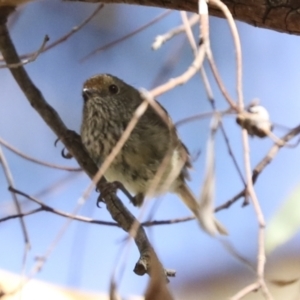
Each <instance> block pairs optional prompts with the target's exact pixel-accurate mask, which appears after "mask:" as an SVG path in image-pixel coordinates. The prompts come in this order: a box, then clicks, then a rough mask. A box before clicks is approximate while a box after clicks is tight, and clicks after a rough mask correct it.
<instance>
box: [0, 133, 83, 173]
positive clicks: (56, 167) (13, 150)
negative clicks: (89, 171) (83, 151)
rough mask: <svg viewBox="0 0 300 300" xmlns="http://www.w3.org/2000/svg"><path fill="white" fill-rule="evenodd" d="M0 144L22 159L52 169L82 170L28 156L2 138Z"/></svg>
mask: <svg viewBox="0 0 300 300" xmlns="http://www.w3.org/2000/svg"><path fill="white" fill-rule="evenodd" d="M0 144H1V145H3V146H4V147H5V148H7V149H9V150H10V151H12V152H14V153H15V154H17V155H19V156H21V157H23V158H24V159H27V160H29V161H31V162H34V163H36V164H39V165H42V166H45V167H49V168H53V169H59V170H64V171H76V172H77V171H82V169H81V168H72V167H65V166H59V165H56V164H51V163H48V162H45V161H42V160H39V159H36V158H34V157H31V156H28V155H26V154H24V153H22V152H21V151H20V150H18V149H17V148H15V147H13V146H12V145H10V144H9V143H7V142H6V141H4V140H3V139H1V138H0Z"/></svg>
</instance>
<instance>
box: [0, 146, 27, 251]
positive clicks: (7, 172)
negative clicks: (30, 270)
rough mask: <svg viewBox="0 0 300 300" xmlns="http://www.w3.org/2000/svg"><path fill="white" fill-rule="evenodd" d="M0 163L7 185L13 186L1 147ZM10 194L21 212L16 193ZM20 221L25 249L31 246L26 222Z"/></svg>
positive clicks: (17, 209)
mask: <svg viewBox="0 0 300 300" xmlns="http://www.w3.org/2000/svg"><path fill="white" fill-rule="evenodd" d="M0 163H1V164H2V167H3V171H4V175H5V178H6V181H7V184H8V186H12V187H13V186H14V180H13V176H12V173H11V171H10V169H9V166H8V163H7V161H6V159H5V156H4V153H3V151H2V148H1V147H0ZM11 196H12V198H13V201H14V204H15V207H16V211H17V212H18V214H22V210H21V206H20V203H19V200H18V198H17V196H16V194H15V193H13V192H11ZM20 223H21V228H22V231H23V236H24V242H25V249H28V250H29V249H30V248H31V246H30V240H29V236H28V231H27V228H26V224H25V221H24V219H23V218H20ZM26 251H27V250H26Z"/></svg>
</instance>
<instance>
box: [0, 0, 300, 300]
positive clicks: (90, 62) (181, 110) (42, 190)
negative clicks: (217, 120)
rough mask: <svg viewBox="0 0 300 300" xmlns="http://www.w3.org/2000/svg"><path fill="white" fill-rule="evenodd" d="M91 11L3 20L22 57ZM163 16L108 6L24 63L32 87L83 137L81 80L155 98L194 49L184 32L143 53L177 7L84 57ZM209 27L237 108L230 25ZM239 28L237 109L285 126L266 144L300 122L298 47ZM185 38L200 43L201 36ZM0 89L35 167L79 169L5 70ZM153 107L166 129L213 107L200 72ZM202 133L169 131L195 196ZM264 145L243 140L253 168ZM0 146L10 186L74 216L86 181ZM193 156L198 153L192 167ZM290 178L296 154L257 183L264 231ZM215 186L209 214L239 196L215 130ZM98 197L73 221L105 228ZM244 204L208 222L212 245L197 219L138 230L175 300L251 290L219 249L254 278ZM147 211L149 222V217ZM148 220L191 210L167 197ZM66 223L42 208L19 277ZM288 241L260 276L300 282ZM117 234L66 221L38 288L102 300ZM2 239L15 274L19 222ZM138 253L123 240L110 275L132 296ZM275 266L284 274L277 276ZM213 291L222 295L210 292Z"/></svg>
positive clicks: (68, 8) (45, 4)
mask: <svg viewBox="0 0 300 300" xmlns="http://www.w3.org/2000/svg"><path fill="white" fill-rule="evenodd" d="M96 7H97V5H95V4H84V3H69V2H62V1H54V0H51V1H50V0H48V1H46V0H45V1H37V2H33V3H29V4H28V5H26V6H23V7H20V8H19V9H18V10H17V12H16V13H15V14H14V15H12V16H11V18H10V20H9V30H10V33H11V36H12V39H13V41H14V43H15V46H16V48H17V50H18V52H19V54H26V53H30V52H32V51H36V50H37V49H38V48H39V47H40V45H41V43H42V41H43V39H44V36H45V35H46V34H47V35H48V36H49V37H50V43H51V42H53V41H55V40H56V39H58V38H60V37H61V36H63V35H65V34H66V33H68V32H69V31H70V30H71V29H72V27H74V26H76V25H78V24H80V23H81V22H82V21H83V20H84V19H85V18H87V17H88V16H89V15H90V14H91V13H92V12H93V10H95V8H96ZM163 12H164V10H162V9H157V8H150V7H142V6H140V7H138V6H133V5H105V7H104V8H103V9H102V10H101V11H100V12H99V13H98V15H97V16H96V17H95V18H93V20H92V21H91V22H90V23H89V24H87V25H86V26H85V27H84V28H82V29H81V30H80V31H79V32H77V33H76V34H74V35H73V36H72V37H71V38H70V39H68V40H67V41H66V42H63V43H61V44H59V45H58V46H57V47H55V48H53V49H51V50H49V51H47V52H45V53H43V54H41V55H40V56H39V57H38V58H37V60H36V61H35V62H33V63H30V64H28V65H27V66H26V70H27V71H28V73H29V75H30V76H31V78H32V80H33V82H34V83H35V84H36V86H37V87H38V88H39V89H40V90H41V92H42V93H43V95H44V96H45V99H46V100H47V101H48V103H49V104H50V105H52V106H53V107H54V108H55V109H56V110H57V112H58V113H59V115H60V116H61V118H62V119H63V121H64V122H65V124H66V125H67V126H68V127H69V128H70V129H72V130H75V131H77V132H79V128H80V123H81V113H82V98H81V89H82V84H83V82H84V81H85V80H86V79H87V78H88V77H90V76H92V75H95V74H97V73H110V74H113V75H115V76H118V77H120V78H121V79H123V80H124V81H126V82H127V83H129V84H131V85H133V86H135V87H136V88H141V87H143V88H146V89H151V88H153V87H154V86H155V85H158V84H161V83H163V82H165V81H167V80H168V79H169V78H172V77H176V76H178V75H180V74H181V73H182V72H184V71H185V70H186V69H187V68H188V67H189V65H190V64H191V62H192V60H193V53H192V51H191V49H190V47H189V44H188V42H187V39H186V37H185V35H183V34H181V35H178V36H176V37H174V38H173V39H172V40H171V41H169V42H167V43H166V44H164V45H163V46H162V48H160V49H159V50H157V51H153V50H152V49H151V45H152V43H153V42H154V39H155V37H156V36H157V35H160V34H164V33H166V32H168V31H169V30H171V29H172V28H174V27H176V26H178V25H180V24H181V17H180V14H179V12H176V11H173V12H172V13H170V14H168V15H167V16H166V17H165V18H163V19H162V20H160V21H159V22H157V23H155V24H154V25H152V26H150V27H148V28H147V29H145V30H144V31H142V32H140V33H139V34H136V35H135V36H133V37H131V38H129V39H126V40H125V41H124V42H120V43H118V44H117V45H116V46H114V47H109V48H108V49H106V50H104V51H100V52H98V53H96V54H95V55H93V56H91V57H89V58H88V59H84V58H85V57H86V56H87V55H88V54H89V53H90V52H91V51H93V50H95V49H96V48H99V47H100V46H103V45H106V44H107V43H110V42H112V41H114V40H116V39H118V38H120V37H122V36H124V35H125V34H128V33H130V32H132V31H134V30H135V29H137V28H139V27H141V26H142V25H144V24H146V23H147V22H149V21H151V20H152V19H153V18H155V17H157V16H158V15H160V14H162V13H163ZM210 21H211V23H210V26H211V28H210V30H211V32H210V38H211V44H212V50H213V53H214V57H215V60H216V63H217V67H218V69H219V71H220V74H221V76H222V79H223V81H224V83H225V85H226V88H227V90H228V91H229V93H230V94H231V96H232V97H233V98H234V99H236V89H235V85H236V74H235V67H236V65H235V50H234V47H233V42H232V37H231V34H230V31H229V27H228V24H227V22H226V21H225V20H223V19H218V18H213V17H211V18H210ZM237 25H238V29H239V33H240V37H241V42H242V50H243V88H244V99H245V102H246V103H249V102H250V101H251V100H252V99H254V98H259V99H260V103H261V104H262V105H263V106H265V107H266V108H267V110H268V111H269V113H270V115H271V119H272V121H273V122H275V123H276V124H279V125H281V126H275V131H274V132H275V134H277V135H278V136H282V135H283V134H285V133H286V132H287V130H288V128H292V127H295V126H296V125H298V123H299V111H300V101H299V99H298V98H299V92H300V84H299V78H300V76H299V75H300V60H299V50H300V44H299V37H297V36H291V35H287V34H282V33H278V32H273V31H271V30H265V29H260V28H255V27H252V26H249V25H247V24H243V23H240V22H237ZM194 33H195V36H196V37H197V39H198V34H199V30H198V28H197V26H196V27H195V28H194ZM205 66H206V67H207V68H206V70H208V73H209V78H210V82H211V84H212V87H213V93H214V97H215V100H216V104H217V107H218V109H219V110H224V109H226V108H227V104H226V102H225V100H224V98H223V97H222V96H221V94H220V92H219V90H218V88H217V85H216V84H215V82H214V80H213V77H212V76H211V74H210V72H209V68H208V65H207V64H205ZM0 82H1V84H0V95H1V97H0V98H1V109H0V138H1V139H3V140H5V141H7V142H8V143H9V144H11V145H12V146H14V147H16V148H18V149H19V150H20V151H22V152H24V153H26V154H27V155H30V156H32V157H35V158H37V159H40V160H44V161H47V162H52V163H56V164H60V165H65V166H66V165H68V166H73V167H76V166H77V164H76V162H75V161H74V160H65V159H64V158H62V157H61V154H60V152H61V150H62V148H63V146H62V144H61V143H58V145H57V146H56V147H55V146H54V141H55V139H56V136H55V135H54V134H53V133H52V132H51V130H50V129H49V128H48V127H47V126H46V125H45V123H44V122H43V120H42V119H41V118H40V116H39V115H38V114H37V113H36V112H35V111H34V110H33V108H32V107H31V106H30V105H29V103H28V101H27V100H26V99H25V97H24V95H23V94H22V92H21V91H20V89H19V87H18V86H17V84H16V83H15V82H14V80H13V78H12V76H11V75H10V72H9V71H8V70H7V69H1V70H0ZM158 101H159V102H160V103H161V104H162V105H163V106H164V107H165V108H166V109H167V110H168V112H169V113H170V115H171V117H172V119H173V120H174V122H177V121H179V120H181V119H183V118H186V117H189V116H192V115H195V114H200V113H203V112H208V111H211V108H210V104H209V102H208V100H207V97H206V93H205V89H204V85H203V82H202V80H201V78H200V76H199V75H196V76H194V77H193V78H192V79H191V80H190V81H189V82H188V83H187V84H185V85H183V86H180V87H178V88H176V89H174V90H172V91H170V92H168V93H166V94H164V95H163V96H161V97H159V99H158ZM209 124H210V119H208V118H206V119H202V120H199V121H194V122H189V123H186V124H185V125H182V126H180V127H178V131H179V134H180V137H181V138H182V140H183V141H184V143H185V144H186V145H187V147H188V149H189V151H190V152H191V154H192V157H193V158H194V170H193V171H192V172H191V178H192V181H191V182H190V183H189V185H190V187H191V188H192V190H193V191H194V193H195V194H196V195H199V194H200V190H201V185H202V182H203V176H204V168H205V155H206V153H205V145H206V141H207V138H208V135H209ZM224 124H225V128H226V131H227V134H228V136H229V139H230V143H231V147H232V148H233V149H234V154H235V156H236V158H237V160H238V162H239V165H240V167H241V168H242V170H243V159H242V158H243V152H242V144H241V134H240V129H239V128H238V127H237V125H236V123H235V119H234V116H227V117H225V118H224ZM272 145H273V142H272V141H271V140H270V139H268V138H266V139H263V140H261V139H258V138H253V139H251V160H252V166H253V167H255V166H256V164H257V163H258V162H259V161H260V160H261V159H262V158H263V157H264V156H265V155H266V153H267V151H268V150H269V149H270V147H271V146H272ZM2 148H3V152H4V155H5V157H6V159H7V161H8V164H9V167H10V169H11V172H12V174H13V178H14V183H15V187H16V188H17V189H20V190H22V191H23V192H25V193H27V194H30V195H33V196H36V197H37V198H39V199H40V200H42V201H44V202H45V203H46V204H47V205H50V206H52V207H55V208H57V209H60V210H63V211H66V212H71V211H72V209H73V208H74V207H75V206H76V204H77V201H78V199H79V197H80V196H81V195H82V193H83V192H84V190H85V189H86V188H87V186H88V184H89V182H90V181H89V179H88V177H87V176H86V175H85V174H84V173H83V172H67V171H60V170H55V169H50V168H47V167H44V166H40V165H37V164H34V163H31V162H29V161H27V160H24V159H23V158H21V157H19V156H17V155H16V154H14V153H12V152H11V151H9V150H8V149H6V148H4V147H2ZM199 151H201V154H200V156H199V157H198V156H197V153H199ZM299 170H300V163H299V148H292V149H290V148H285V149H282V150H281V151H280V153H279V154H278V156H276V158H275V160H274V161H273V162H272V163H271V164H270V165H269V166H267V168H266V169H265V170H264V171H263V174H262V175H261V176H260V178H259V180H258V182H257V184H256V186H255V187H256V191H257V195H258V198H259V201H260V204H261V206H262V210H263V213H264V215H265V217H266V220H267V223H268V224H272V222H273V221H272V220H275V221H276V214H278V213H280V212H282V208H283V207H284V205H285V203H286V202H287V201H288V200H289V199H290V198H291V195H294V198H296V199H297V198H299V197H298V196H297V195H298V194H297V193H296V196H295V194H293V193H295V191H296V189H297V186H298V185H299V182H300V172H299ZM216 176H217V178H216V203H215V204H216V205H219V204H222V203H224V202H226V201H227V200H229V199H230V198H232V197H233V196H234V195H235V194H237V193H238V192H239V191H240V190H241V189H242V187H243V185H242V182H241V180H240V178H239V176H238V174H237V171H236V169H235V168H234V166H233V163H232V159H231V158H230V156H229V155H228V151H227V148H226V145H225V143H224V139H223V137H222V135H221V134H220V132H218V133H217V136H216ZM120 197H121V198H122V199H123V200H124V203H125V204H126V205H127V207H129V208H130V210H131V211H132V212H133V213H134V214H135V215H136V216H138V214H139V210H137V209H136V208H134V207H133V206H132V205H131V204H130V203H129V201H128V199H126V198H125V197H123V195H122V194H120ZM96 198H97V194H96V193H93V194H92V195H91V197H90V198H89V199H88V201H87V203H86V204H85V205H84V206H83V208H82V210H81V211H80V214H81V215H85V216H88V217H91V218H95V219H100V220H107V221H111V217H110V215H109V214H108V212H107V211H106V209H105V207H104V205H102V208H101V209H98V208H97V207H96V205H95V203H96ZM294 198H293V199H294ZM19 199H20V202H21V203H22V209H23V211H28V210H31V209H33V208H35V207H36V205H34V204H33V203H31V202H29V201H28V200H26V199H24V198H22V197H19ZM242 201H243V200H240V201H239V202H237V203H236V204H234V205H232V206H231V207H230V208H229V209H226V210H223V211H221V212H219V213H218V214H217V218H218V219H219V220H220V221H221V222H222V224H224V225H225V226H226V228H227V229H228V231H229V233H230V234H229V236H228V237H227V238H222V239H220V238H211V237H209V236H207V235H206V234H205V233H203V232H202V231H201V230H200V229H199V227H198V225H197V223H196V222H195V221H191V222H185V223H179V224H175V225H164V226H154V227H151V228H147V233H148V237H149V239H150V240H151V242H152V244H153V246H154V248H155V249H156V251H157V254H158V255H159V257H160V259H161V261H162V263H163V265H164V267H165V268H171V269H175V270H176V271H177V275H176V277H175V278H171V282H170V284H169V287H170V289H171V291H172V293H173V294H174V295H175V297H177V298H178V299H226V298H228V297H229V296H231V295H233V294H234V293H235V292H237V291H238V290H239V289H241V288H243V287H244V286H246V285H247V284H250V283H252V282H253V281H254V280H255V271H253V270H251V269H250V268H248V267H247V266H246V265H245V264H243V263H242V262H241V261H239V260H238V259H237V258H235V257H234V256H233V255H232V254H230V253H229V251H228V250H227V249H226V247H224V244H223V242H224V241H226V242H228V241H229V242H230V243H231V244H232V245H233V246H234V247H235V249H236V250H237V251H238V252H239V253H240V254H241V255H242V256H244V257H245V258H247V260H248V261H249V262H250V263H251V264H252V265H253V268H254V270H255V266H256V259H257V240H258V238H257V233H258V223H257V218H256V215H255V212H254V209H253V207H252V206H251V205H249V206H247V207H245V208H242V207H241V204H242ZM290 207H291V210H289V211H288V213H287V215H288V216H289V213H291V212H293V213H294V215H293V216H295V218H294V219H293V220H294V221H295V222H294V223H293V224H294V226H292V232H297V228H298V227H299V220H300V209H299V205H298V207H297V201H294V202H293V205H290ZM152 208H153V211H154V214H150V212H151V211H152ZM14 213H15V207H14V205H13V202H12V199H11V195H10V193H9V192H8V191H7V183H6V180H5V177H4V174H3V172H2V171H1V172H0V218H2V217H5V216H7V215H10V214H14ZM150 215H151V216H152V218H153V219H155V220H162V219H172V218H177V217H185V216H189V215H190V213H189V211H188V210H187V209H186V207H185V206H184V205H183V203H181V201H180V200H179V199H178V198H177V197H176V196H174V195H171V194H168V195H165V196H164V197H163V198H161V199H158V200H154V201H152V202H151V205H150V207H148V208H147V211H146V213H145V214H144V217H143V219H144V220H147V219H148V218H149V216H150ZM274 216H275V217H274ZM297 220H298V221H297ZM65 221H66V220H65V219H64V218H62V217H59V216H57V215H54V214H51V213H48V212H41V213H38V214H34V215H31V216H28V217H26V218H25V223H26V226H27V228H28V232H29V237H30V242H31V246H32V249H31V251H30V253H29V256H28V259H27V262H26V272H25V273H29V271H30V270H31V268H32V267H33V266H34V265H35V263H36V257H37V256H43V255H44V254H45V252H46V250H47V248H48V247H49V245H50V244H51V243H52V242H53V240H54V239H55V237H56V236H57V234H58V232H59V230H60V229H61V227H62V226H63V224H64V223H65ZM269 221H272V222H271V223H269ZM275 221H274V222H275ZM280 222H281V223H280V224H281V225H282V226H280V227H279V228H280V230H281V229H282V230H284V226H285V224H289V217H288V218H281V219H280ZM275 223H276V222H275ZM276 225H277V227H276V226H274V227H272V226H271V225H270V227H269V229H268V230H269V231H268V234H270V237H272V238H273V237H274V236H275V240H276V236H278V235H277V233H278V231H277V230H278V223H276ZM274 228H276V230H275V229H274ZM280 230H279V231H280ZM278 234H279V233H278ZM283 235H284V234H283ZM290 235H291V238H290V239H289V240H288V241H287V242H286V243H283V244H282V245H281V246H278V247H276V245H277V244H276V241H275V242H274V240H272V241H271V242H270V243H271V244H272V243H273V244H274V246H272V247H271V250H273V251H272V252H271V253H270V255H269V256H268V259H267V266H266V268H267V278H268V279H270V280H271V279H280V280H289V279H293V278H295V277H296V278H297V276H299V273H300V269H299V266H300V264H299V263H300V257H299V246H300V235H299V233H297V234H295V235H293V234H290ZM284 236H285V237H286V236H288V235H287V234H286V235H284ZM126 237H127V235H126V233H125V232H123V231H122V230H121V229H118V228H115V227H108V226H98V225H90V224H87V223H79V222H77V221H73V222H72V224H71V226H70V227H69V229H68V230H67V232H66V233H65V235H64V236H63V238H62V239H61V240H60V242H59V243H58V245H57V246H56V248H55V250H54V251H53V253H52V254H51V255H50V257H49V259H48V260H47V262H46V263H45V264H44V266H43V268H42V270H41V272H39V273H38V274H36V276H35V278H37V279H41V280H45V281H48V282H51V283H54V284H59V285H63V286H67V287H72V288H78V289H82V290H86V291H93V292H106V291H108V287H109V282H110V278H111V276H112V274H113V272H114V270H115V268H116V266H117V265H118V266H119V264H117V262H118V261H119V259H120V257H122V255H121V253H122V252H121V251H122V250H124V245H125V241H126ZM270 239H271V238H270ZM286 239H287V237H286ZM0 241H1V243H0V245H1V246H0V268H1V269H4V270H8V271H12V272H15V273H20V272H21V270H22V260H23V253H24V238H23V235H22V231H21V228H20V222H19V220H18V219H13V220H9V221H6V222H1V226H0ZM273 244H272V245H273ZM138 257H139V253H138V251H137V249H136V247H135V245H134V244H133V243H132V244H131V246H130V251H129V252H127V254H126V256H125V259H124V260H123V262H124V261H125V263H126V264H125V271H124V273H122V272H121V271H120V268H117V270H116V274H117V275H116V280H117V283H118V290H119V292H120V293H121V294H122V295H123V296H124V297H127V298H128V299H129V298H130V297H131V296H132V295H140V294H142V293H143V292H144V290H145V288H146V284H147V282H148V277H147V276H143V277H138V276H136V275H135V274H134V273H133V271H132V270H133V268H134V265H135V263H136V261H137V260H138ZM277 266H278V268H279V269H276V268H277ZM284 266H285V267H287V268H288V266H292V267H293V268H294V269H293V270H292V269H286V270H289V271H285V272H284V273H283V272H282V270H284V269H283V268H284ZM275 267H276V268H275ZM274 268H275V269H274ZM276 270H277V271H276ZM278 270H280V271H278ZM219 280H220V281H219ZM221 280H223V281H221ZM224 280H225V281H224ZM221 282H222V283H221ZM216 283H218V288H217V287H216V286H214V285H213V284H216ZM271 285H272V284H271ZM294 287H296V290H295V291H294V292H289V296H291V298H288V297H284V298H278V299H299V297H300V296H299V286H298V283H295V284H294ZM276 288H277V287H275V289H276ZM289 288H290V287H281V288H280V291H281V292H282V291H283V292H284V291H287V289H289ZM220 291H221V294H219V292H220ZM297 295H298V298H297ZM249 297H250V296H249ZM251 297H254V298H246V299H260V295H259V293H257V294H256V295H254V296H253V295H252V296H251ZM278 297H281V296H278ZM293 297H294V298H293Z"/></svg>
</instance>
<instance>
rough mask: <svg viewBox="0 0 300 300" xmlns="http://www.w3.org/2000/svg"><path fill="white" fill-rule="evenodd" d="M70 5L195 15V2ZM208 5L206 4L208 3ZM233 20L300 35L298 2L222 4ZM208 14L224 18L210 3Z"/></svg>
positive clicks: (270, 0)
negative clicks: (129, 7) (144, 8)
mask: <svg viewBox="0 0 300 300" xmlns="http://www.w3.org/2000/svg"><path fill="white" fill-rule="evenodd" d="M65 1H69V2H78V1H79V2H87V3H98V2H101V3H126V4H135V5H145V6H155V7H161V8H168V9H175V10H185V11H191V12H196V13H197V12H198V0H189V1H182V0H169V1H165V0H143V1H141V0H65ZM208 2H209V1H208ZM222 2H223V3H224V4H225V5H226V6H227V7H228V9H229V10H230V12H231V14H232V15H233V17H234V18H235V19H236V20H239V21H242V22H245V23H248V24H250V25H253V26H255V27H262V28H268V29H272V30H276V31H279V32H285V33H290V34H296V35H299V34H300V14H299V13H298V8H299V3H297V1H285V0H276V1H274V0H268V1H265V0H256V1H236V0H223V1H222ZM208 4H209V14H210V15H212V16H216V17H221V18H224V15H223V13H222V12H221V11H220V10H219V9H218V8H217V7H216V6H214V5H212V4H211V3H208Z"/></svg>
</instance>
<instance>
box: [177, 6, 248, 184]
mask: <svg viewBox="0 0 300 300" xmlns="http://www.w3.org/2000/svg"><path fill="white" fill-rule="evenodd" d="M180 14H181V18H182V22H183V25H184V28H185V32H186V35H187V38H188V41H189V43H190V46H191V48H192V50H193V53H194V55H196V54H197V44H196V41H195V38H194V35H193V32H192V29H191V26H190V24H189V22H188V18H187V13H186V12H185V11H182V12H181V13H180ZM200 73H201V76H202V80H203V83H204V87H205V90H206V94H207V97H208V99H209V102H210V104H211V106H212V109H213V111H214V112H213V113H214V114H220V113H219V112H217V110H216V105H215V100H214V96H213V92H212V89H211V86H210V84H209V81H208V78H207V75H206V72H205V69H204V66H202V67H201V68H200ZM229 112H231V109H228V110H227V113H229ZM213 113H212V114H213ZM222 115H223V114H220V117H221V116H222ZM219 120H220V121H219V123H220V124H219V125H220V128H221V132H222V135H223V137H224V139H225V143H226V146H227V150H228V153H229V155H230V157H231V158H232V161H233V164H234V166H235V168H236V170H237V172H238V174H239V176H240V178H241V180H242V182H243V183H244V185H245V186H246V183H245V180H244V177H243V174H242V171H241V169H240V167H239V165H238V162H237V160H236V158H235V155H234V153H233V150H232V149H231V146H230V142H229V138H228V136H227V134H226V131H225V128H224V125H223V122H222V119H221V118H219Z"/></svg>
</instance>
